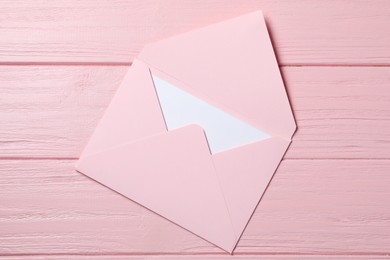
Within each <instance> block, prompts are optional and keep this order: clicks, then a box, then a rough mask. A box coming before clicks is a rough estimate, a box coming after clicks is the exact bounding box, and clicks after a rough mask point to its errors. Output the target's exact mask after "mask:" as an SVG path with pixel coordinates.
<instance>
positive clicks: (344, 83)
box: [0, 66, 390, 159]
mask: <svg viewBox="0 0 390 260" xmlns="http://www.w3.org/2000/svg"><path fill="white" fill-rule="evenodd" d="M126 70H127V67H126V66H1V67H0V82H2V84H1V85H0V93H1V95H0V122H1V124H0V146H1V149H0V157H1V158H11V157H12V158H15V157H16V158H20V157H28V158H32V157H50V158H58V157H67V158H75V157H78V156H79V154H80V152H81V150H82V148H83V146H84V145H85V143H86V142H87V140H88V138H89V136H90V135H91V133H92V131H93V129H94V128H95V126H96V124H97V122H98V120H99V118H100V117H101V115H102V113H103V111H104V109H105V108H106V107H107V105H108V103H109V101H110V99H111V98H112V95H113V93H114V92H115V90H116V88H117V87H118V85H119V84H120V81H121V79H122V77H123V75H124V74H125V73H126ZM282 72H283V76H284V79H285V82H286V87H287V91H288V93H289V95H290V100H291V103H292V107H293V110H294V113H295V116H296V120H297V124H298V131H297V133H296V135H295V136H294V139H293V143H292V145H291V147H290V149H289V151H288V153H287V154H286V158H289V159H296V158H298V159H299V158H338V159H339V158H354V159H356V158H382V159H389V158H390V141H389V140H390V91H389V85H390V68H387V67H375V68H366V67H285V68H283V69H282Z"/></svg>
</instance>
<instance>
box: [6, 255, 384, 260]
mask: <svg viewBox="0 0 390 260" xmlns="http://www.w3.org/2000/svg"><path fill="white" fill-rule="evenodd" d="M16 259H18V260H23V259H28V260H43V259H45V260H50V259H53V260H68V259H70V260H84V259H97V260H111V259H112V260H125V259H126V260H157V259H158V260H203V259H207V260H225V259H229V260H263V259H267V260H317V259H318V260H334V259H340V260H352V259H357V260H385V259H390V256H388V255H363V256H362V255H350V256H348V255H325V256H323V255H315V256H313V255H309V256H308V255H254V256H248V255H244V256H237V255H234V256H226V255H225V256H216V255H207V254H205V255H204V254H202V255H168V256H167V255H28V256H24V255H18V256H0V260H16Z"/></svg>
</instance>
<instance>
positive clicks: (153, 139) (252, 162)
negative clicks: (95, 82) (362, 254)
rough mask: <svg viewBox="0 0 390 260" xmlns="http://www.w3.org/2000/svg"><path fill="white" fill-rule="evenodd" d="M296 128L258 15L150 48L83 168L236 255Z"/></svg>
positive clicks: (101, 127) (114, 104)
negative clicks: (247, 227)
mask: <svg viewBox="0 0 390 260" xmlns="http://www.w3.org/2000/svg"><path fill="white" fill-rule="evenodd" d="M295 129H296V125H295V122H294V117H293V114H292V111H291V108H290V104H289V101H288V98H287V95H286V91H285V88H284V85H283V81H282V78H281V75H280V71H279V68H278V64H277V61H276V58H275V55H274V52H273V49H272V45H271V41H270V38H269V35H268V32H267V28H266V25H265V22H264V18H263V16H262V14H261V12H259V11H257V12H253V13H249V14H246V15H243V16H240V17H237V18H234V19H231V20H227V21H223V22H220V23H217V24H213V25H210V26H207V27H204V28H201V29H198V30H195V31H191V32H188V33H184V34H180V35H178V36H174V37H171V38H168V39H164V40H161V41H158V42H155V43H152V44H149V45H147V46H146V47H145V48H144V49H143V50H142V52H141V53H140V54H139V55H138V57H137V58H136V59H135V60H134V62H133V65H132V66H131V68H130V69H129V71H128V73H127V75H126V76H125V78H124V80H123V82H122V84H121V85H120V87H119V89H118V91H117V93H116V95H115V96H114V98H113V100H112V102H111V104H110V105H109V107H108V108H107V110H106V112H105V114H104V116H103V118H102V119H101V121H100V123H99V125H98V127H97V128H96V130H95V132H94V133H93V135H92V137H91V139H90V140H89V143H88V145H87V146H86V148H85V150H84V151H83V153H82V155H81V158H80V160H79V161H78V163H77V166H76V168H77V170H78V171H80V172H81V173H83V174H85V175H87V176H89V177H91V178H93V179H94V180H96V181H98V182H100V183H102V184H104V185H106V186H107V187H109V188H111V189H113V190H115V191H116V192H118V193H120V194H122V195H124V196H126V197H128V198H129V199H131V200H133V201H135V202H137V203H139V204H141V205H143V206H144V207H146V208H148V209H150V210H152V211H154V212H155V213H157V214H159V215H161V216H162V217H165V218H167V219H168V220H170V221H172V222H173V223H176V224H177V225H179V226H181V227H183V228H185V229H187V230H188V231H190V232H192V233H194V234H196V235H198V236H199V237H202V238H203V239H205V240H207V241H209V242H211V243H213V244H214V245H216V246H218V247H220V248H222V249H224V250H225V251H227V252H232V251H233V250H234V248H235V246H236V244H237V242H238V240H239V238H240V236H241V234H242V232H243V230H244V229H245V226H246V225H247V223H248V221H249V219H250V217H251V215H252V214H253V211H254V210H255V208H256V206H257V204H258V202H259V200H260V198H261V197H262V195H263V193H264V191H265V189H266V187H267V185H268V183H269V181H270V180H271V178H272V175H273V174H274V172H275V170H276V169H277V167H278V165H279V163H280V161H281V160H282V158H283V155H284V153H285V152H286V150H287V148H288V146H289V144H290V142H291V138H292V135H293V134H294V132H295Z"/></svg>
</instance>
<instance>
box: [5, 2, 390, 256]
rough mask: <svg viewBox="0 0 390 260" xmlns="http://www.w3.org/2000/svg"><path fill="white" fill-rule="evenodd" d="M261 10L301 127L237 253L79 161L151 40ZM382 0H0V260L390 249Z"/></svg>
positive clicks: (388, 59)
mask: <svg viewBox="0 0 390 260" xmlns="http://www.w3.org/2000/svg"><path fill="white" fill-rule="evenodd" d="M256 9H262V10H263V12H264V14H265V17H266V22H267V25H268V28H269V31H270V34H271V36H272V40H273V44H274V48H275V51H276V53H277V56H278V61H279V64H280V65H281V70H282V74H283V77H284V81H285V84H286V88H287V91H288V94H289V97H290V100H291V104H292V107H293V110H294V113H295V116H296V120H297V124H298V128H299V130H298V132H297V133H296V135H295V136H294V140H293V143H292V145H291V147H290V149H289V151H288V152H287V154H286V157H285V160H284V161H283V162H282V164H281V166H280V168H279V169H278V171H277V173H276V175H275V177H274V179H273V181H272V182H271V185H270V187H269V188H268V190H267V192H266V194H265V196H264V198H263V199H262V201H261V203H260V204H259V207H258V209H257V210H256V212H255V214H254V217H253V219H252V220H251V222H250V223H249V225H248V227H247V229H246V231H245V232H244V235H243V237H242V240H241V241H240V243H239V245H238V248H237V250H236V252H235V256H233V257H231V256H226V255H224V254H223V253H222V252H221V251H219V249H217V248H215V247H213V246H212V245H210V244H208V243H207V242H205V241H203V240H202V239H200V238H198V237H196V236H195V235H192V234H190V233H188V232H186V231H184V230H182V229H181V228H179V227H177V226H176V225H174V224H172V223H170V222H169V221H167V220H165V219H162V218H160V217H158V216H156V215H155V214H153V213H151V212H149V211H148V210H146V209H144V208H142V207H141V206H139V205H137V204H135V203H133V202H129V201H128V200H127V199H125V198H124V197H122V196H120V195H118V194H116V193H115V192H113V191H111V190H109V189H108V188H105V187H103V186H101V185H99V184H97V183H95V182H94V181H92V180H90V179H88V178H87V177H85V176H83V175H81V174H78V173H77V172H75V171H74V169H73V165H74V163H75V160H76V159H77V157H78V156H79V154H80V152H81V149H82V147H83V146H84V144H85V142H86V141H87V139H88V137H89V135H90V134H91V133H92V131H93V129H94V127H95V126H96V124H97V122H98V120H99V118H100V117H101V115H102V113H103V111H104V109H105V108H106V107H107V105H108V103H109V101H110V99H111V97H112V95H113V94H114V92H115V90H116V89H117V87H118V85H119V84H120V81H121V80H122V78H123V76H124V74H125V73H126V70H127V69H128V66H129V65H130V64H131V61H132V59H133V58H134V57H135V56H136V55H137V53H138V52H139V51H140V50H141V48H142V46H143V45H144V44H146V43H148V42H151V41H154V40H157V39H160V38H163V37H166V36H170V35H174V34H176V33H179V32H184V31H188V30H191V29H194V28H198V27H201V26H204V25H207V24H209V23H211V22H215V21H220V20H223V19H225V18H229V17H233V16H237V15H240V14H242V13H245V12H249V11H252V10H256ZM389 28H390V1H386V0H356V1H352V0H339V1H336V0H331V1H306V0H277V1H273V0H247V1H241V0H229V1H222V0H208V1H202V0H195V1H186V0H184V1H182V0H146V1H136V0H110V1H109V0H83V1H69V0H54V1H44V0H37V1H29V0H18V1H14V0H3V1H1V2H0V260H3V259H75V260H77V259H163V260H177V259H211V260H219V259H222V258H230V259H239V260H252V259H271V260H279V259H304V260H305V259H306V260H312V259H320V260H321V259H324V260H325V259H326V260H328V259H390V206H389V205H390V194H389V193H390V187H389V186H390V67H389V66H390V47H389V46H390V29H389Z"/></svg>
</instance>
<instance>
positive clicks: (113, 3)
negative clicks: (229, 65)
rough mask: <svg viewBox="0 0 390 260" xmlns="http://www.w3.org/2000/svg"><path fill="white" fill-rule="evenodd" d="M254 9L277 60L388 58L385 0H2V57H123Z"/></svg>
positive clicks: (389, 20)
mask: <svg viewBox="0 0 390 260" xmlns="http://www.w3.org/2000/svg"><path fill="white" fill-rule="evenodd" d="M257 9H262V10H263V12H264V14H265V16H266V20H267V24H268V27H269V30H270V33H271V35H272V38H273V42H274V47H275V49H276V52H277V54H278V58H279V62H280V64H376V65H378V64H390V48H389V46H390V29H389V28H390V27H389V24H390V2H389V1H386V0H356V1H351V0H337V1H336V0H331V1H301V0H279V1H274V0H256V1H252V0H247V1H241V0H230V1H223V0H208V1H204V0H196V1H182V0H146V1H137V0H128V1H119V0H98V1H96V0H83V1H68V0H55V1H42V0H39V1H29V0H18V1H14V0H3V1H2V2H1V5H0V35H1V37H0V61H1V62H3V63H9V62H54V63H59V62H60V63H61V62H71V63H72V62H98V63H99V62H126V63H128V62H130V61H131V60H132V59H133V58H134V56H135V55H137V53H138V52H139V51H140V49H141V48H142V47H143V46H144V45H145V44H146V43H148V42H151V41H154V40H156V39H160V38H163V37H166V36H171V35H174V34H177V33H180V32H184V31H188V30H191V29H194V28H198V27H201V26H204V25H207V24H210V23H212V22H216V21H221V20H224V19H227V18H231V17H234V16H237V15H240V14H243V13H246V12H250V11H253V10H257Z"/></svg>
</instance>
